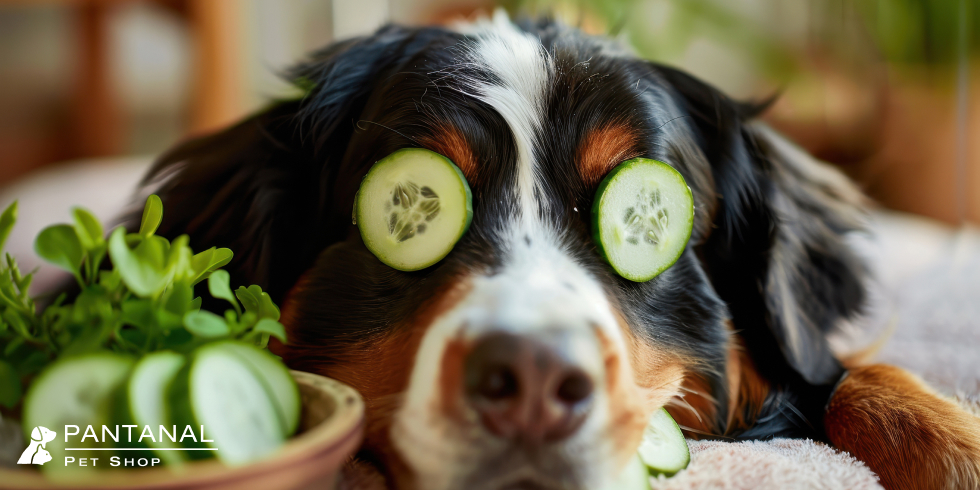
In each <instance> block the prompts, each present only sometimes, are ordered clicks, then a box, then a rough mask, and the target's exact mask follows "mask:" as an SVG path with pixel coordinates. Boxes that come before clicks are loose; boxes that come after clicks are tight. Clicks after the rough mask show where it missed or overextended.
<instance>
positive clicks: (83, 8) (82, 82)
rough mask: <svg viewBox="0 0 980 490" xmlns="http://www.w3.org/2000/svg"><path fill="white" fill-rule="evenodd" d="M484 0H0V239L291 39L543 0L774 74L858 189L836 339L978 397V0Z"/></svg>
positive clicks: (732, 71)
mask: <svg viewBox="0 0 980 490" xmlns="http://www.w3.org/2000/svg"><path fill="white" fill-rule="evenodd" d="M499 1H500V3H494V2H493V0H333V1H331V0H35V1H28V0H0V207H5V206H6V205H7V204H9V203H10V202H12V201H13V200H14V199H19V200H20V219H19V221H18V225H17V227H16V228H15V230H14V234H13V235H12V236H11V237H10V240H9V241H8V242H7V250H8V251H10V252H11V253H12V254H14V255H15V256H17V257H18V259H19V260H20V262H21V265H22V268H24V269H30V268H31V267H33V266H35V265H37V264H39V261H38V260H37V257H35V256H34V254H33V251H32V242H33V238H34V236H35V235H36V234H37V232H38V231H40V229H41V228H42V227H44V226H46V225H47V224H49V223H52V222H56V221H68V220H69V219H70V215H69V209H70V207H71V206H73V205H84V206H85V207H87V208H89V209H90V210H92V211H93V212H94V213H95V214H96V215H97V216H98V217H99V218H100V219H102V220H103V221H105V222H111V221H112V219H113V217H114V216H116V215H118V213H119V210H120V209H122V208H123V207H124V206H126V205H128V204H130V203H131V202H132V200H131V199H132V197H133V190H134V189H135V187H136V184H137V182H138V180H139V178H140V176H141V174H142V173H143V172H144V171H145V169H146V168H147V166H148V165H149V164H150V162H151V161H152V159H153V158H154V156H155V155H157V154H159V153H160V152H161V151H163V150H165V149H166V148H168V147H170V146H171V145H173V144H175V143H176V142H178V141H180V140H181V139H184V138H187V137H189V136H192V135H195V134H202V133H205V132H208V131H213V130H215V129H218V128H221V127H222V126H224V125H227V124H229V123H231V122H233V121H235V120H236V119H238V118H241V117H243V116H245V115H246V114H248V113H250V112H252V111H255V110H257V109H260V108H262V107H263V106H264V105H265V104H267V103H268V101H270V100H271V99H273V98H275V97H279V96H283V95H289V94H290V90H291V88H290V86H289V85H288V84H286V83H285V82H283V81H282V80H281V79H280V78H279V76H278V73H281V72H282V70H284V69H285V68H286V67H288V66H290V64H292V63H294V62H296V61H298V60H300V59H301V58H302V57H303V56H304V54H305V53H307V52H309V51H311V50H314V49H317V48H320V47H322V46H324V45H326V44H328V43H330V42H332V41H335V40H339V39H343V38H348V37H351V36H356V35H359V34H364V33H367V32H370V31H371V30H373V29H375V28H377V27H378V26H380V25H382V24H384V23H387V22H398V23H403V24H409V25H421V24H433V23H447V22H451V21H454V20H460V19H467V18H473V17H474V16H477V15H480V13H484V14H485V13H488V12H490V11H492V10H493V9H494V8H498V7H502V8H505V9H507V10H508V11H510V12H511V14H512V16H513V15H518V16H519V15H534V14H537V13H546V14H550V15H553V16H556V17H558V18H560V19H563V20H564V21H565V22H566V23H569V24H572V25H576V26H579V27H580V28H581V29H583V30H585V31H587V32H590V33H596V34H608V35H611V36H614V37H617V38H619V39H620V40H622V42H624V43H626V44H629V45H631V46H632V47H633V49H634V50H635V51H636V52H637V53H638V54H639V55H640V56H643V57H646V58H649V59H652V60H656V61H659V62H662V63H667V64H671V65H675V66H678V67H680V68H682V69H684V70H687V71H689V72H691V73H693V74H694V75H696V76H699V77H701V78H703V79H705V80H707V81H708V82H710V83H712V84H714V85H716V86H718V87H720V88H721V89H722V90H724V91H726V92H727V93H729V94H730V95H732V96H733V97H736V98H741V99H757V100H761V99H765V98H767V97H769V96H771V95H773V94H777V93H778V94H779V98H778V100H777V101H776V102H775V104H774V105H773V106H772V108H771V109H770V110H769V111H768V112H767V113H766V114H765V115H764V118H765V120H766V121H768V122H769V123H770V124H771V125H772V126H774V127H775V128H777V129H778V130H780V131H782V132H784V133H785V134H787V135H788V136H789V137H790V138H792V139H793V140H795V141H797V142H798V143H799V144H800V145H802V146H803V147H804V148H805V149H807V150H809V151H810V152H811V153H813V154H815V155H816V156H818V157H819V158H821V159H824V160H826V161H828V162H830V163H832V164H833V165H835V166H837V167H839V168H840V169H842V170H843V171H844V172H845V173H847V174H848V175H850V176H851V177H852V178H853V179H855V180H856V181H857V182H858V184H859V185H860V187H861V188H862V189H863V190H864V191H865V192H867V193H868V194H869V195H870V196H871V197H872V198H873V199H874V200H875V202H877V203H878V206H877V207H876V209H875V211H874V212H873V213H872V216H871V217H870V222H869V229H870V231H871V233H868V234H863V235H861V236H858V237H856V238H855V242H854V243H855V247H857V249H858V250H859V251H860V252H861V253H862V254H863V255H865V256H866V257H867V258H868V263H869V265H870V267H871V269H872V271H873V273H874V279H872V280H871V285H872V287H871V289H870V294H871V300H870V301H869V304H868V308H867V314H866V315H865V316H864V317H862V318H861V319H858V321H856V322H855V328H853V329H845V333H846V335H842V336H841V337H840V338H838V339H837V340H836V341H835V342H836V343H835V347H837V348H838V350H839V351H843V352H846V351H848V350H853V349H854V348H855V346H858V345H867V344H868V343H871V342H874V339H883V338H887V339H888V340H887V342H886V343H885V344H884V347H883V348H882V350H881V352H880V355H879V359H880V360H882V361H884V362H892V363H894V364H898V365H901V366H904V367H906V368H909V369H912V370H913V371H914V372H917V373H919V374H921V375H923V376H924V377H925V378H926V379H927V380H928V381H931V382H933V383H934V384H935V385H936V386H938V387H940V388H941V389H942V390H944V391H946V392H949V393H954V392H959V393H961V394H962V393H966V394H967V395H968V396H970V397H973V399H975V401H976V402H977V403H978V407H980V354H978V352H980V349H978V348H977V347H978V346H980V231H978V229H977V228H976V224H977V223H978V222H980V90H978V89H980V69H978V67H980V31H978V29H980V2H978V1H977V0H608V1H603V0H553V1H544V0H499ZM58 274H59V273H58V271H55V270H53V269H45V268H44V267H42V268H41V269H40V272H39V275H38V276H37V277H36V279H35V282H34V285H33V287H32V290H34V291H38V290H43V289H44V288H45V287H49V286H50V284H52V283H53V282H55V281H57V280H58ZM882 332H884V333H882ZM879 344H880V342H879Z"/></svg>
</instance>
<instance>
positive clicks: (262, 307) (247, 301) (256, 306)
mask: <svg viewBox="0 0 980 490" xmlns="http://www.w3.org/2000/svg"><path fill="white" fill-rule="evenodd" d="M235 296H238V300H239V301H241V302H242V305H244V306H245V311H247V312H250V313H254V314H255V316H257V317H258V318H270V319H272V320H279V307H277V306H276V304H275V303H273V302H272V298H271V297H270V296H269V293H266V292H264V291H262V288H260V287H259V286H257V285H255V284H253V285H251V286H249V287H248V288H246V287H245V286H239V288H238V289H237V290H236V291H235Z"/></svg>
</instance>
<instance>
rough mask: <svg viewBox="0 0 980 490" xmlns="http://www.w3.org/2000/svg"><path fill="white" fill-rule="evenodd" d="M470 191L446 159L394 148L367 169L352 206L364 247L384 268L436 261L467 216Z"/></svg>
mask: <svg viewBox="0 0 980 490" xmlns="http://www.w3.org/2000/svg"><path fill="white" fill-rule="evenodd" d="M472 200H473V198H472V195H471V193H470V187H469V185H468V184H467V183H466V178H465V177H464V176H463V173H462V172H461V171H460V170H459V168H457V167H456V165H454V164H453V162H451V161H449V159H447V158H446V157H444V156H442V155H440V154H438V153H433V152H431V151H429V150H424V149H421V148H407V149H403V150H398V151H396V152H394V153H392V154H391V155H388V156H387V157H385V158H383V159H381V160H379V161H378V162H377V163H375V164H374V166H373V167H371V170H369V171H368V173H367V175H366V176H365V177H364V180H363V181H362V182H361V187H360V189H359V190H358V191H357V197H356V199H355V202H354V222H355V224H356V225H357V227H358V229H359V230H360V232H361V239H362V240H363V241H364V245H365V246H367V248H368V250H370V251H371V253H373V254H374V255H375V256H376V257H377V258H378V259H379V260H381V261H382V262H384V263H385V264H387V265H388V266H390V267H392V268H395V269H398V270H402V271H414V270H419V269H424V268H426V267H428V266H430V265H432V264H435V263H436V262H438V261H440V260H442V258H443V257H445V256H446V255H448V254H449V252H450V251H451V250H452V249H453V246H454V245H455V244H456V242H457V241H458V240H459V239H460V237H462V236H463V233H465V232H466V229H467V228H468V227H469V225H470V220H472V218H473V204H472Z"/></svg>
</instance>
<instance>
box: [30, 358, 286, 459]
mask: <svg viewBox="0 0 980 490" xmlns="http://www.w3.org/2000/svg"><path fill="white" fill-rule="evenodd" d="M299 418H300V396H299V389H298V387H297V386H296V382H295V381H294V380H293V378H292V376H290V374H289V371H288V370H287V369H286V367H285V366H284V365H283V364H282V363H281V362H280V361H279V360H278V359H277V358H275V357H274V356H272V355H271V354H269V353H268V352H267V351H265V350H262V349H259V348H258V347H256V346H254V345H251V344H247V343H244V342H239V341H234V340H225V341H217V342H210V343H206V344H204V345H203V346H201V347H199V348H197V349H196V350H194V351H193V352H192V353H191V354H190V355H186V356H185V355H182V354H178V353H176V352H172V351H159V352H154V353H151V354H148V355H146V356H143V357H142V358H141V359H139V360H138V361H134V360H133V358H131V357H129V356H126V355H122V354H117V353H112V352H100V353H92V354H86V355H81V356H77V357H69V358H65V359H63V360H60V361H58V362H56V363H55V364H52V365H51V366H50V367H49V368H48V369H46V370H45V371H44V373H43V374H42V375H41V376H39V377H38V379H37V380H36V381H35V382H34V383H33V384H32V386H31V389H30V391H29V392H28V393H27V397H26V398H25V401H24V420H23V426H24V427H25V428H26V429H27V430H28V431H29V430H30V429H31V428H33V427H37V426H43V427H49V428H51V429H52V430H55V431H56V432H61V431H62V430H64V428H65V426H66V425H74V426H78V427H79V431H78V435H74V436H67V435H60V436H59V437H57V438H56V439H55V440H54V441H52V442H51V443H50V444H53V446H52V448H53V449H55V450H57V453H55V454H57V455H59V456H60V455H70V456H76V457H77V458H80V457H92V456H94V457H98V456H99V454H95V450H98V449H103V450H104V449H110V450H111V449H112V448H120V447H128V448H130V449H133V448H143V449H145V450H146V453H147V454H148V453H151V452H152V453H153V455H154V456H155V457H158V458H160V460H161V461H163V462H165V463H168V464H175V463H180V462H181V461H183V460H185V459H199V458H203V457H210V456H212V455H213V456H215V457H217V458H218V459H220V460H222V461H223V462H225V463H228V464H242V463H246V462H249V461H252V460H255V459H257V458H261V457H263V456H265V455H268V454H269V453H271V452H273V451H275V450H276V449H277V448H279V446H281V445H282V444H283V443H284V442H285V441H286V439H287V438H288V437H289V436H291V435H292V434H293V433H294V432H296V429H297V427H298V425H299ZM88 426H92V428H93V430H94V434H95V436H96V437H84V435H85V431H86V428H87V427H88ZM103 426H106V427H107V430H108V432H110V433H113V434H112V435H113V436H115V437H118V438H119V441H116V440H114V439H115V437H112V436H107V435H106V433H105V432H104V429H103ZM126 426H130V427H132V426H135V428H132V429H129V430H127V429H126V428H124V427H126ZM161 427H162V428H163V432H162V431H161ZM119 428H122V429H121V430H120V429H119ZM148 433H149V434H152V436H147V435H146V434H148ZM173 439H177V440H176V442H175V441H173ZM66 440H68V441H69V442H67V443H66V442H65V441H66ZM65 447H71V448H82V449H81V450H79V449H75V450H74V451H73V452H72V453H67V452H63V451H62V450H63V449H64V448H65ZM86 448H88V449H90V451H86V450H85V449H86ZM179 449H191V450H179ZM52 452H53V451H52ZM110 452H111V451H110ZM120 452H121V451H120ZM89 453H91V454H89ZM103 454H104V453H103ZM126 454H127V456H128V457H133V456H140V455H144V454H143V453H140V452H136V453H135V454H133V453H129V452H127V453H126ZM106 459H107V458H106ZM106 466H108V464H106ZM64 468H65V467H64V466H62V465H45V467H44V468H43V469H44V470H48V469H52V470H55V469H64Z"/></svg>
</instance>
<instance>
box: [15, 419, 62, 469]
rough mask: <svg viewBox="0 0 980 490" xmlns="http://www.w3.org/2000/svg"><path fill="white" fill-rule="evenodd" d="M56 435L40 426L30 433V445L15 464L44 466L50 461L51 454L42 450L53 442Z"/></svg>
mask: <svg viewBox="0 0 980 490" xmlns="http://www.w3.org/2000/svg"><path fill="white" fill-rule="evenodd" d="M57 435H58V434H57V433H56V432H55V431H53V430H48V428H47V427H41V426H40V425H39V426H37V427H35V428H34V430H32V431H31V445H30V446H27V449H25V450H24V452H23V453H22V454H21V455H20V459H18V460H17V464H44V463H47V462H48V461H51V453H49V452H47V451H46V450H45V449H44V446H45V445H47V443H49V442H51V441H52V440H54V438H55V436H57Z"/></svg>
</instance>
